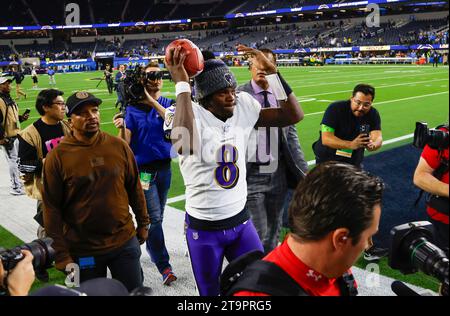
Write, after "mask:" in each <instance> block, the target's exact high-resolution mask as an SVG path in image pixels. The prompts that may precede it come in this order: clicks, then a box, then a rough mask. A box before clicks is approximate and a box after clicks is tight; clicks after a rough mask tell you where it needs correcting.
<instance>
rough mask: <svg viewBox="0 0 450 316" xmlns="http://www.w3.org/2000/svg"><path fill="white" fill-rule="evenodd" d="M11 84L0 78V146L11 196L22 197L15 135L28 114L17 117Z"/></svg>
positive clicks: (17, 143) (17, 109)
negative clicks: (3, 154)
mask: <svg viewBox="0 0 450 316" xmlns="http://www.w3.org/2000/svg"><path fill="white" fill-rule="evenodd" d="M11 82H12V80H11V79H9V78H6V77H0V145H2V146H3V148H4V149H5V154H6V161H8V165H9V174H10V177H11V190H10V191H9V193H10V194H11V195H23V194H25V191H24V189H23V186H22V183H21V182H20V179H19V175H20V173H19V169H18V165H17V161H18V152H19V141H18V140H17V134H18V133H19V131H20V123H21V122H23V121H26V120H28V117H29V114H28V113H24V114H23V115H19V106H18V105H17V103H16V102H14V100H13V99H12V98H11V95H10V92H11Z"/></svg>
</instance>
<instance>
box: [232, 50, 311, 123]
mask: <svg viewBox="0 0 450 316" xmlns="http://www.w3.org/2000/svg"><path fill="white" fill-rule="evenodd" d="M237 50H238V51H239V52H243V53H245V54H248V55H249V60H250V61H251V62H252V63H253V64H254V65H255V66H257V67H258V68H259V69H261V70H263V71H265V72H266V74H267V76H270V75H278V77H279V78H280V81H281V83H282V89H284V91H285V92H286V95H287V99H286V100H282V101H280V107H279V108H267V109H262V110H261V112H260V115H259V120H258V121H257V123H256V126H266V127H271V126H273V127H284V126H288V125H292V124H295V123H298V122H299V121H301V120H302V119H303V117H304V113H303V110H302V108H301V106H300V104H299V103H298V101H297V97H296V96H295V94H294V92H293V91H292V89H291V88H290V87H289V85H288V84H287V83H286V82H285V81H284V79H283V78H282V77H281V75H280V74H279V73H278V72H277V66H276V65H275V64H273V63H272V62H271V61H270V60H269V59H268V58H267V57H266V56H265V55H264V54H263V53H262V52H261V51H259V50H257V49H253V48H250V47H247V46H245V45H238V46H237ZM272 88H273V87H272Z"/></svg>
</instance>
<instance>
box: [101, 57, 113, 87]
mask: <svg viewBox="0 0 450 316" xmlns="http://www.w3.org/2000/svg"><path fill="white" fill-rule="evenodd" d="M112 76H113V72H112V70H111V65H110V64H106V66H105V70H104V71H103V78H104V79H105V81H106V86H107V87H108V92H109V94H112V93H113V89H114V83H113V79H112Z"/></svg>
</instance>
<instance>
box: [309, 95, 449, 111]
mask: <svg viewBox="0 0 450 316" xmlns="http://www.w3.org/2000/svg"><path fill="white" fill-rule="evenodd" d="M446 93H448V91H444V92H436V93H430V94H423V95H417V96H414V97H408V98H402V99H395V100H388V101H382V102H377V103H375V104H374V106H377V105H380V104H386V103H394V102H399V101H406V100H414V99H420V98H425V97H431V96H434V95H440V94H446ZM322 113H325V111H320V112H314V113H307V114H305V116H312V115H317V114H322Z"/></svg>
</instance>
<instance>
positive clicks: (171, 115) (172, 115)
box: [164, 112, 175, 127]
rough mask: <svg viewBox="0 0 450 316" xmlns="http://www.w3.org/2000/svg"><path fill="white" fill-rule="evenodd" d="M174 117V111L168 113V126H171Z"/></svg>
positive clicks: (166, 120) (166, 122) (166, 121)
mask: <svg viewBox="0 0 450 316" xmlns="http://www.w3.org/2000/svg"><path fill="white" fill-rule="evenodd" d="M174 117H175V113H173V112H169V113H167V114H166V119H165V122H164V124H166V126H167V127H169V126H171V125H172V122H173V118H174Z"/></svg>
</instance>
